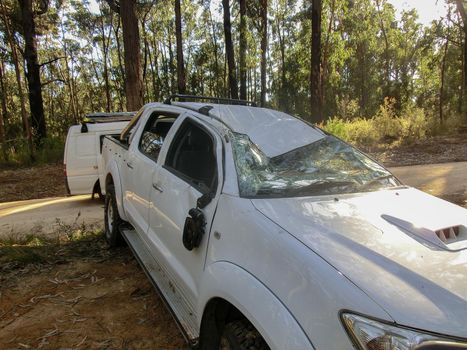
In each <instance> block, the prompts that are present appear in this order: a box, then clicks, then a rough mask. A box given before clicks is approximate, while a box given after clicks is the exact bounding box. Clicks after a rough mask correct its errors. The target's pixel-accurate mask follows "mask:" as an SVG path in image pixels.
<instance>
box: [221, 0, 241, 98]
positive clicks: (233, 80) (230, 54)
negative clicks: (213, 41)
mask: <svg viewBox="0 0 467 350" xmlns="http://www.w3.org/2000/svg"><path fill="white" fill-rule="evenodd" d="M222 6H223V8H224V36H225V52H226V55H227V63H228V71H229V87H230V97H231V98H233V99H238V83H237V74H236V72H235V55H234V48H233V43H232V25H231V23H230V5H229V0H222Z"/></svg>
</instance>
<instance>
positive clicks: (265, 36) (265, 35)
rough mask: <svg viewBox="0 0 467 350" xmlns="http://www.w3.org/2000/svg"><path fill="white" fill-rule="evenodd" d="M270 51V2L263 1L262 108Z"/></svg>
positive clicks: (264, 101) (264, 99)
mask: <svg viewBox="0 0 467 350" xmlns="http://www.w3.org/2000/svg"><path fill="white" fill-rule="evenodd" d="M267 49H268V1H267V0H261V107H264V106H265V105H266V51H267Z"/></svg>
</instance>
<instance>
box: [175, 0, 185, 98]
mask: <svg viewBox="0 0 467 350" xmlns="http://www.w3.org/2000/svg"><path fill="white" fill-rule="evenodd" d="M175 36H176V37H177V85H178V92H179V93H180V94H184V93H186V81H185V64H184V62H183V41H182V13H181V9H180V0H175Z"/></svg>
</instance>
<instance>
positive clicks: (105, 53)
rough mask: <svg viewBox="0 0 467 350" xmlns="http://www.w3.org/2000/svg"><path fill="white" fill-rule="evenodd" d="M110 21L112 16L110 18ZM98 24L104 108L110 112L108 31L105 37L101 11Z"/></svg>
mask: <svg viewBox="0 0 467 350" xmlns="http://www.w3.org/2000/svg"><path fill="white" fill-rule="evenodd" d="M110 20H111V21H112V18H110ZM100 22H101V23H100V25H101V34H102V56H103V61H104V62H103V64H104V72H103V74H104V84H105V100H106V106H105V109H106V111H107V112H110V110H111V109H112V107H111V103H112V101H111V97H110V82H109V68H108V59H107V56H108V51H109V46H110V33H109V37H108V38H106V36H105V25H104V14H103V13H102V12H101V15H100Z"/></svg>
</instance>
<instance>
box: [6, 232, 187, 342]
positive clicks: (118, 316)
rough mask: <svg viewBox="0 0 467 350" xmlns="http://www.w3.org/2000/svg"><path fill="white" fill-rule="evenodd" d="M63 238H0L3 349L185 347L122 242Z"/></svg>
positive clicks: (88, 236) (92, 237)
mask: <svg viewBox="0 0 467 350" xmlns="http://www.w3.org/2000/svg"><path fill="white" fill-rule="evenodd" d="M76 232H77V231H75V233H76ZM62 238H63V237H62ZM64 241H65V242H63V241H62V242H57V241H56V242H50V241H49V242H44V241H41V242H32V241H30V242H17V243H18V244H11V242H10V243H8V242H5V241H3V242H0V348H1V349H4V350H7V349H151V350H152V349H167V350H170V349H174V350H182V349H188V347H187V346H186V345H185V343H184V340H183V338H182V335H181V333H180V331H179V330H178V328H177V326H176V324H175V322H174V321H173V319H172V316H171V315H170V313H169V312H168V311H167V309H166V307H165V306H164V304H163V302H162V300H161V299H160V297H159V296H158V294H157V293H156V291H155V290H154V288H153V287H152V285H151V284H150V283H149V281H148V279H147V278H146V276H145V275H144V273H143V271H142V270H141V269H140V268H139V266H138V263H137V262H136V260H135V259H134V258H133V255H132V253H131V251H130V250H129V249H128V248H127V247H124V248H119V249H112V250H109V249H108V248H107V245H106V243H105V242H104V239H103V238H102V235H96V234H94V233H87V234H84V235H83V233H81V236H80V237H79V238H77V239H76V238H75V239H65V240H64Z"/></svg>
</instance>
